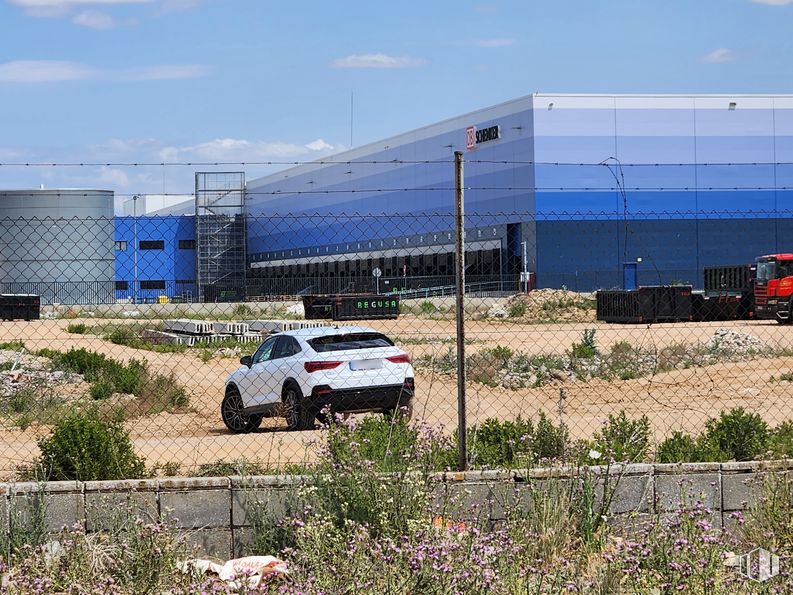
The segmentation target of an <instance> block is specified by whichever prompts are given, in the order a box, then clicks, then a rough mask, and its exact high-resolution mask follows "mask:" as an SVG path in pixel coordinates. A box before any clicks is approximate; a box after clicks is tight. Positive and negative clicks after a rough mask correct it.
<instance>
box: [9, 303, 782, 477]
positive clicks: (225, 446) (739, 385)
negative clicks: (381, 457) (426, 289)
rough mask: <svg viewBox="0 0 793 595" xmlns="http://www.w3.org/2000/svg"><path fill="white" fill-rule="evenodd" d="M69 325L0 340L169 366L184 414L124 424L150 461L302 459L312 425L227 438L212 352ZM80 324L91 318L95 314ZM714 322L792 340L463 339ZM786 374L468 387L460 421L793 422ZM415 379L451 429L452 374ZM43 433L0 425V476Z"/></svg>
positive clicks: (29, 454) (451, 325)
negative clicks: (724, 413) (183, 392)
mask: <svg viewBox="0 0 793 595" xmlns="http://www.w3.org/2000/svg"><path fill="white" fill-rule="evenodd" d="M75 322H79V321H76V320H70V321H65V320H42V321H35V322H30V323H24V322H13V323H10V322H3V323H0V342H4V341H11V340H15V339H18V340H22V341H24V342H25V344H26V346H27V347H28V348H30V349H40V348H44V347H48V348H50V349H57V350H68V349H69V348H71V347H86V348H89V349H93V350H96V351H99V352H102V353H105V354H106V355H108V356H110V357H114V358H118V359H128V358H137V359H141V358H144V357H145V358H146V359H148V361H149V362H150V365H151V366H152V368H153V369H155V370H157V371H159V372H173V373H174V374H175V376H176V378H177V380H178V381H179V382H180V383H182V384H183V385H184V386H185V387H186V389H187V391H188V393H189V395H190V399H191V406H190V410H189V411H187V412H183V413H160V414H157V415H154V416H146V417H140V418H137V419H133V420H130V421H128V422H127V428H128V429H129V431H130V434H131V436H132V437H133V440H134V442H135V445H136V447H137V449H138V451H139V453H140V454H142V455H143V456H145V457H146V459H147V462H148V463H149V464H154V463H158V462H159V463H166V462H178V463H179V464H181V465H182V468H183V470H190V469H192V468H195V467H197V466H198V465H200V464H202V463H207V462H212V461H215V460H218V459H226V460H229V459H234V458H238V457H246V458H248V459H259V460H260V461H262V462H264V463H268V464H272V465H279V464H284V463H287V462H299V461H303V460H306V459H307V458H310V457H311V452H312V442H313V441H315V440H316V439H317V438H318V437H319V433H320V432H319V431H308V432H289V431H286V427H285V425H284V423H283V421H282V420H280V419H273V420H265V421H264V423H263V425H262V428H261V429H260V430H259V431H257V432H255V433H252V434H248V435H241V436H240V435H232V434H230V433H228V432H227V431H226V429H225V427H224V426H223V423H222V421H221V419H220V416H219V411H218V409H219V404H220V399H221V396H222V392H223V386H224V381H225V378H226V376H227V374H228V373H229V372H231V371H232V370H234V369H235V368H236V367H238V366H239V364H238V362H237V360H235V359H231V358H226V359H213V360H210V361H209V362H207V363H204V362H202V361H201V360H200V359H199V358H198V357H197V356H196V355H194V354H159V353H153V352H149V351H141V350H136V349H131V348H128V347H123V346H119V345H114V344H112V343H110V342H108V341H104V340H102V339H100V338H98V337H96V336H93V335H77V334H71V333H67V332H66V331H65V328H66V326H67V325H68V324H69V323H75ZM83 322H85V323H86V324H88V325H91V324H97V322H98V321H96V320H85V321H83ZM106 322H110V321H106ZM118 322H119V323H123V322H124V321H118ZM126 322H129V321H126ZM369 326H372V327H375V328H378V329H380V330H382V331H383V332H385V333H387V334H389V335H390V336H392V337H394V338H395V339H396V340H397V342H403V343H404V344H405V348H406V350H407V351H408V352H410V353H411V354H412V355H413V357H414V358H415V357H419V356H421V355H425V354H435V355H442V354H444V353H446V352H447V351H448V350H449V349H452V350H454V349H455V348H456V347H455V343H454V341H453V337H454V336H455V322H454V321H453V320H435V319H428V318H419V317H403V318H401V319H400V320H397V321H378V322H372V323H370V324H369ZM720 327H728V328H734V329H736V330H739V331H741V332H744V333H749V334H751V335H754V336H756V337H758V338H760V339H761V340H763V341H764V342H765V343H766V344H767V345H769V346H771V347H775V348H786V347H789V348H790V347H793V328H790V327H786V326H780V325H777V324H776V323H774V322H765V321H733V322H714V323H685V324H683V323H678V324H658V325H653V326H651V327H648V326H646V325H607V324H603V323H568V324H538V325H528V324H525V325H524V324H516V323H514V322H511V321H499V320H496V321H469V322H467V323H466V339H467V340H468V341H471V342H472V343H471V344H469V345H468V346H467V349H468V350H469V352H473V351H477V350H479V349H482V348H483V347H494V346H497V345H502V346H508V347H510V348H511V349H513V350H520V351H523V352H525V353H531V354H541V353H547V354H550V353H555V354H561V353H564V351H565V350H567V349H569V348H570V346H571V344H572V343H573V342H575V341H580V340H581V336H582V333H583V331H584V330H585V329H587V328H595V329H596V339H597V342H598V346H599V347H600V348H601V349H602V350H607V349H608V347H609V346H611V345H612V344H614V343H615V342H617V341H628V342H630V343H631V344H633V345H635V346H639V347H644V348H650V347H653V346H654V347H663V346H666V345H670V344H673V343H691V344H693V343H700V342H705V341H707V340H708V339H709V338H710V337H711V336H712V335H713V333H714V331H715V330H716V329H718V328H720ZM251 349H253V346H252V347H251ZM791 352H792V353H793V351H791ZM791 371H793V356H792V357H780V358H773V359H760V360H754V361H749V362H741V363H733V364H718V365H713V366H708V367H704V368H695V369H688V370H677V371H672V372H668V373H664V374H659V375H656V376H654V377H653V378H643V379H636V380H629V381H615V382H607V381H602V380H594V381H591V382H586V383H584V382H575V383H566V384H564V386H563V388H564V391H563V393H562V396H563V399H562V400H561V407H560V387H559V386H556V387H550V386H546V387H542V388H526V389H520V390H515V391H512V390H507V389H502V388H491V387H487V386H483V385H481V384H476V383H469V385H468V387H467V399H468V405H467V410H468V423H474V422H475V421H477V420H483V419H485V418H487V417H500V418H512V417H515V416H517V415H523V416H524V417H525V416H533V415H536V413H537V411H538V410H544V411H546V412H548V413H549V414H551V415H552V417H553V419H554V420H556V421H558V420H559V419H560V418H561V419H564V421H565V422H566V423H567V425H568V427H569V428H570V430H571V434H572V435H573V437H588V436H590V435H591V433H592V432H593V431H595V430H596V429H597V428H598V427H599V426H600V424H601V422H602V420H603V419H605V417H606V416H607V415H608V414H609V413H616V412H618V411H619V410H620V409H624V410H625V411H626V412H627V413H628V414H629V415H633V416H639V415H642V414H644V415H647V416H648V417H649V418H650V421H651V423H652V427H653V429H654V431H655V432H656V436H659V437H660V436H663V435H666V434H668V432H669V431H671V430H673V429H683V430H687V431H696V430H699V429H701V428H702V426H703V425H704V422H705V420H706V419H707V418H709V417H712V416H714V415H717V414H718V412H719V411H721V410H724V409H729V408H731V407H734V406H743V407H745V408H746V409H748V410H751V411H756V412H758V413H760V414H761V415H762V416H763V417H764V418H765V419H766V420H767V421H769V422H770V423H773V424H777V423H779V422H781V421H783V420H789V419H793V399H791V398H790V392H791V386H792V385H789V384H787V383H784V382H783V383H780V382H772V381H770V379H771V377H772V376H776V377H779V375H780V373H783V372H791ZM416 386H417V397H416V403H415V405H414V410H415V413H416V416H417V417H421V418H423V419H425V420H426V421H427V422H429V423H430V424H433V425H443V426H445V427H446V428H447V429H450V428H454V427H455V426H456V424H457V388H456V384H455V380H454V378H452V377H449V376H443V375H430V374H417V378H416ZM48 431H49V428H47V427H43V426H38V425H34V426H31V427H29V428H27V429H26V430H24V431H23V430H20V429H17V428H14V429H6V430H2V431H0V476H2V475H7V474H8V473H9V472H10V470H11V469H12V468H13V466H14V465H16V464H20V463H25V462H30V461H31V460H32V459H33V458H35V456H36V455H37V447H36V440H37V438H39V437H41V436H43V435H46V434H47V432H48Z"/></svg>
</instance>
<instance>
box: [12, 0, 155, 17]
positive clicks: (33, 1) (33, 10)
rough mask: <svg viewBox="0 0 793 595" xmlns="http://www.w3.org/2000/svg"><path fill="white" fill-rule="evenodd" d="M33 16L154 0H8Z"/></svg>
mask: <svg viewBox="0 0 793 595" xmlns="http://www.w3.org/2000/svg"><path fill="white" fill-rule="evenodd" d="M8 1H9V2H10V3H11V4H13V5H14V6H18V7H20V8H22V9H23V10H24V11H25V13H26V14H28V15H30V16H33V17H59V16H63V15H65V14H68V13H69V12H71V11H72V10H75V9H80V8H82V7H85V6H110V5H114V4H115V5H119V4H150V3H152V2H154V1H155V0H8Z"/></svg>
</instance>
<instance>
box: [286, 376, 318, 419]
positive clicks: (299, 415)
mask: <svg viewBox="0 0 793 595" xmlns="http://www.w3.org/2000/svg"><path fill="white" fill-rule="evenodd" d="M281 396H282V398H283V401H284V417H285V418H286V425H287V427H288V428H289V429H290V430H313V429H314V414H313V413H312V412H311V410H310V409H309V408H308V407H306V406H305V405H306V404H305V403H304V402H303V393H302V392H301V391H300V387H298V386H297V385H296V384H295V383H294V382H290V383H288V384H286V385H284V391H283V393H282V395H281Z"/></svg>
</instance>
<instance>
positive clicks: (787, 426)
mask: <svg viewBox="0 0 793 595" xmlns="http://www.w3.org/2000/svg"><path fill="white" fill-rule="evenodd" d="M769 450H770V451H771V454H772V456H773V457H774V458H777V459H791V458H793V422H791V421H785V422H782V423H781V424H780V425H778V426H777V427H776V428H774V429H773V430H772V431H771V436H770V444H769Z"/></svg>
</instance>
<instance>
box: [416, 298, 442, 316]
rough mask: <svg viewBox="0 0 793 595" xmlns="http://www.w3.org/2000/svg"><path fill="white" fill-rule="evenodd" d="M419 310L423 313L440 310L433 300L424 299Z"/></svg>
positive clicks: (432, 312)
mask: <svg viewBox="0 0 793 595" xmlns="http://www.w3.org/2000/svg"><path fill="white" fill-rule="evenodd" d="M419 310H420V311H421V313H422V314H435V313H437V312H438V307H437V306H436V305H435V304H433V303H432V302H428V301H424V302H421V304H420V305H419Z"/></svg>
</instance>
